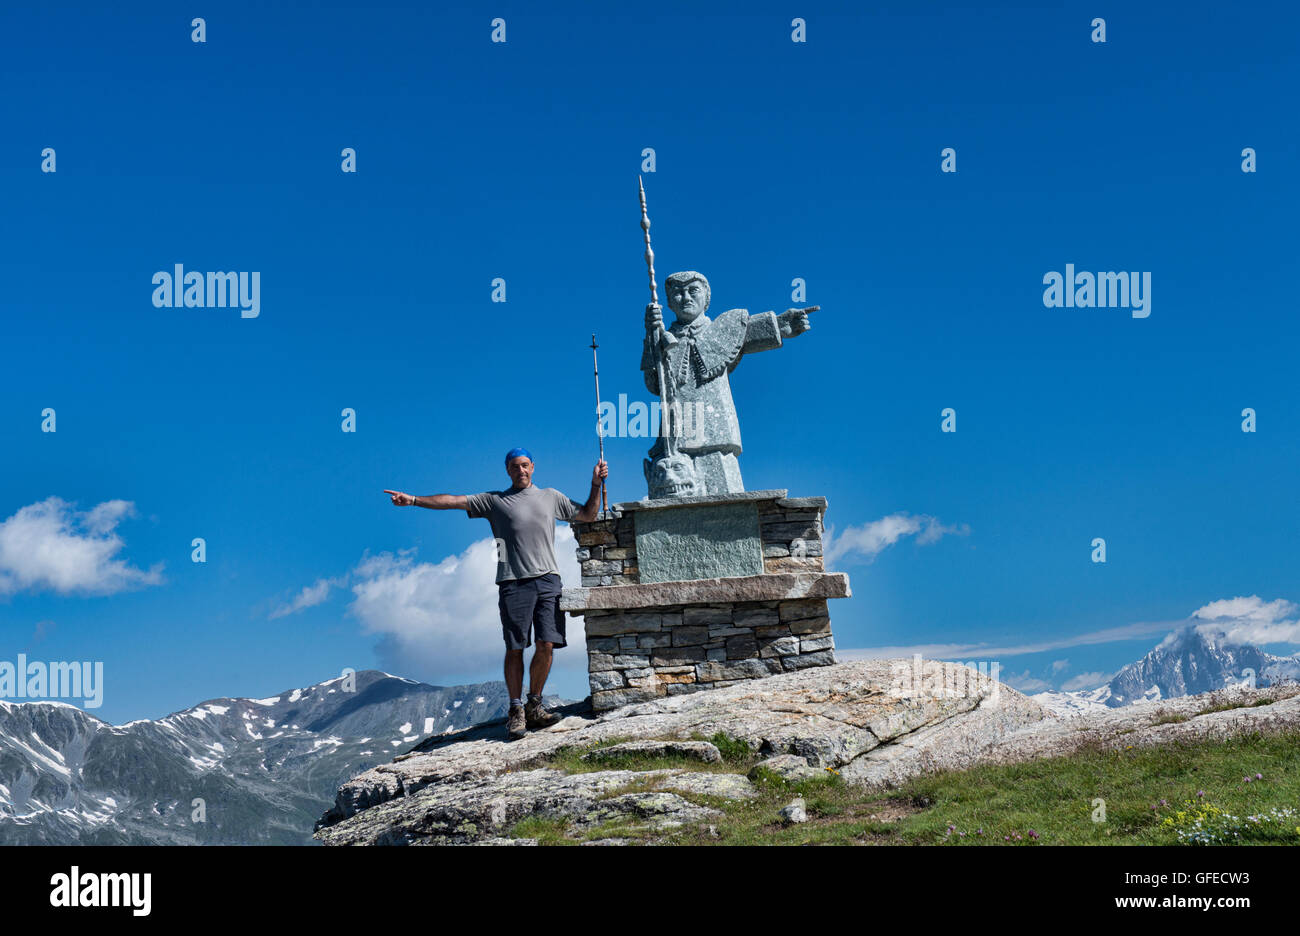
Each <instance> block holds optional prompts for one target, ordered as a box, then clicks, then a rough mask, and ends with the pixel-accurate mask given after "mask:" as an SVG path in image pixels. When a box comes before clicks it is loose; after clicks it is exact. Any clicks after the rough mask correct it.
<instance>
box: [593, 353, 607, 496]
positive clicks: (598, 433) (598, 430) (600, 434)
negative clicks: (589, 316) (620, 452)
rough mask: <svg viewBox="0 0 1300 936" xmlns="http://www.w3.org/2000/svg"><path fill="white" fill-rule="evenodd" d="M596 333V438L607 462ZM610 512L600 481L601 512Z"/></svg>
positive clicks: (601, 456) (603, 485)
mask: <svg viewBox="0 0 1300 936" xmlns="http://www.w3.org/2000/svg"><path fill="white" fill-rule="evenodd" d="M596 347H597V346H596V333H595V332H592V334H591V369H592V372H593V373H594V374H595V375H596V437H597V438H598V439H599V440H600V460H601V461H604V460H605V430H604V429H602V428H601V425H600V366H599V365H598V364H597V363H596ZM608 510H609V503H608V501H607V500H606V499H605V479H604V478H601V479H600V511H601V514H602V516H603V515H604V514H605V512H606V511H608Z"/></svg>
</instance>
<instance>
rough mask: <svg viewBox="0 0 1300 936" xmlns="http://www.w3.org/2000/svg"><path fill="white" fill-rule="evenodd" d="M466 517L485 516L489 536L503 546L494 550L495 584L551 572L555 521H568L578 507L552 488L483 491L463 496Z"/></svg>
mask: <svg viewBox="0 0 1300 936" xmlns="http://www.w3.org/2000/svg"><path fill="white" fill-rule="evenodd" d="M465 500H466V505H465V512H466V513H467V514H469V515H470V517H486V518H487V521H488V523H490V524H492V535H493V536H494V537H496V538H497V539H498V540H503V541H504V544H498V549H497V553H498V555H497V583H498V584H500V583H501V582H507V581H510V580H511V579H526V578H533V577H535V576H538V575H545V574H546V573H547V572H554V573H556V574H557V575H558V574H559V572H560V567H559V565H558V564H557V563H556V561H555V521H556V520H572V519H573V517H574V515H575V514H577V513H578V511H580V510H582V505H581V504H579V503H578V502H577V501H574V500H570V499H569V498H568V497H565V496H564V495H563V494H561V493H560V492H559V491H557V490H556V489H555V488H539V487H538V486H537V485H535V484H530V485H528V487H526V488H514V487H512V488H510V490H508V491H485V492H484V493H482V494H470V495H469V496H468V497H466V499H465Z"/></svg>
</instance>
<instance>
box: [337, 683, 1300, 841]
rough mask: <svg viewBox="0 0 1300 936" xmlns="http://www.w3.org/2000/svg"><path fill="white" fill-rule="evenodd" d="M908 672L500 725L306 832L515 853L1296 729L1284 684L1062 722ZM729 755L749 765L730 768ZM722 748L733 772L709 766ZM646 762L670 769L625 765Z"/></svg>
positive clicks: (467, 735) (429, 752)
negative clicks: (806, 783)
mask: <svg viewBox="0 0 1300 936" xmlns="http://www.w3.org/2000/svg"><path fill="white" fill-rule="evenodd" d="M912 665H913V664H912V661H889V660H871V661H861V662H853V663H840V664H836V665H834V666H828V667H819V668H814V669H809V670H804V671H800V672H795V673H783V674H780V675H776V676H772V677H769V678H767V679H763V680H756V681H752V682H747V683H742V684H737V685H734V686H728V687H726V688H723V689H716V690H712V691H708V692H700V693H695V694H692V695H683V696H672V697H668V698H662V699H656V700H653V701H649V702H641V703H638V704H635V705H628V706H624V707H622V708H619V709H615V710H613V711H609V712H603V713H593V712H591V710H590V708H589V707H584V706H571V707H570V708H569V709H567V710H562V713H563V714H565V716H566V717H565V718H563V719H562V720H561V721H560V722H559V723H557V724H555V725H553V726H552V727H550V728H548V729H546V730H544V731H538V732H532V733H530V734H529V735H527V736H526V737H525V738H523V739H521V740H519V741H515V742H510V743H507V742H506V741H505V740H504V739H505V729H504V726H503V724H502V723H501V722H494V723H491V724H487V725H482V726H478V727H475V728H473V729H470V730H468V731H464V732H461V733H459V734H457V735H444V736H440V737H437V738H429V739H427V740H425V741H424V742H422V743H421V744H419V745H417V746H416V747H415V748H414V749H412V750H411V751H409V752H408V753H406V754H403V755H401V756H399V757H398V758H396V759H395V760H394V761H393V762H392V763H390V764H384V765H382V766H379V767H375V768H373V769H371V770H367V771H366V772H364V773H362V774H360V775H358V776H356V777H354V778H352V779H351V780H349V781H348V782H347V783H346V784H344V785H343V787H342V788H341V789H340V790H339V791H338V796H337V798H336V801H335V804H334V807H333V808H332V809H331V810H330V811H329V812H328V813H326V814H325V816H323V817H322V818H321V820H320V821H319V822H318V823H317V827H316V833H315V834H316V838H317V839H319V840H320V841H322V842H324V843H325V844H328V845H352V844H444V843H447V844H451V843H463V844H489V843H500V844H518V843H519V839H518V838H516V837H512V836H511V835H510V832H511V830H512V827H513V826H515V824H516V823H518V822H519V821H520V820H522V819H527V818H530V817H531V818H534V819H541V820H555V821H557V822H563V823H564V824H565V826H566V828H567V829H570V830H576V831H578V832H585V833H586V834H587V835H588V836H591V835H596V834H600V833H601V830H602V827H609V828H610V829H611V830H612V831H611V832H610V833H609V837H607V838H605V839H604V840H603V843H605V844H608V843H611V842H619V841H623V839H621V838H619V836H620V835H626V834H628V833H629V830H631V831H644V830H650V831H651V832H657V831H662V830H670V829H673V828H677V827H680V826H682V825H687V824H693V823H701V824H702V823H705V822H712V821H714V820H715V818H716V817H717V816H718V805H719V804H720V803H723V802H725V801H734V800H742V799H747V798H750V797H753V796H755V795H756V790H757V787H756V784H757V783H760V782H763V781H764V779H765V778H767V777H770V776H773V775H774V776H776V777H779V778H784V779H785V780H787V781H789V782H799V781H803V780H807V779H811V778H813V777H819V776H824V774H825V771H826V770H827V769H830V770H833V771H836V772H837V773H838V774H839V775H840V777H841V779H842V780H844V781H846V782H849V783H852V784H856V785H860V786H862V787H863V788H864V791H865V790H871V789H884V788H888V787H892V786H896V785H897V784H899V783H902V782H904V781H906V780H907V779H909V778H911V777H915V776H918V775H920V774H923V773H926V772H929V771H933V770H945V769H963V768H967V767H971V766H975V765H978V764H987V763H1009V762H1016V761H1024V760H1031V759H1036V758H1044V757H1051V756H1055V755H1059V754H1069V753H1073V752H1076V751H1079V750H1081V749H1084V748H1089V747H1098V746H1100V747H1110V748H1126V747H1137V746H1149V745H1161V744H1168V743H1171V742H1174V741H1178V740H1200V739H1217V738H1225V737H1230V736H1233V735H1237V734H1242V733H1249V732H1253V731H1261V732H1269V731H1279V730H1287V729H1292V730H1294V729H1296V728H1297V727H1300V687H1297V686H1289V687H1274V688H1272V689H1257V690H1251V689H1244V688H1243V689H1232V690H1222V691H1220V692H1217V693H1211V694H1208V695H1203V696H1191V697H1188V698H1184V699H1176V700H1171V701H1170V702H1168V703H1163V704H1160V705H1150V706H1136V707H1131V708H1125V709H1118V710H1114V711H1106V712H1101V713H1097V714H1089V715H1084V716H1080V717H1076V718H1068V719H1063V718H1060V717H1058V716H1056V715H1053V714H1051V713H1050V712H1048V711H1046V710H1045V709H1043V708H1042V707H1040V706H1039V705H1038V704H1037V703H1035V702H1033V701H1032V700H1030V699H1028V698H1026V697H1025V696H1023V695H1021V694H1020V693H1018V692H1016V691H1015V690H1013V689H1011V688H1009V687H1007V686H1005V685H1003V684H1001V683H998V682H997V681H995V680H993V679H990V678H989V677H987V676H985V675H982V674H979V673H977V672H976V671H975V670H972V669H970V668H968V667H963V666H960V665H958V664H951V663H937V662H933V661H925V662H923V664H922V670H921V672H920V673H919V674H917V673H916V672H915V671H913V670H910V668H911V667H912ZM900 672H901V673H909V672H910V675H905V676H904V677H903V678H900ZM945 686H947V687H961V689H960V691H955V690H951V689H949V690H945V689H943V688H941V687H945ZM703 739H712V741H714V742H716V743H707V742H705V741H704V740H703ZM724 740H725V741H726V743H725V744H724V743H723V741H724ZM719 748H722V749H723V750H721V751H719ZM744 750H747V751H748V752H750V754H751V756H750V757H749V758H747V759H745V760H744V762H743V763H741V762H740V761H737V760H735V752H736V751H744ZM728 751H730V755H729V756H731V757H732V761H730V762H729V764H730V766H729V765H728V764H720V763H719V759H721V758H722V757H723V756H724V755H728ZM715 755H716V757H717V759H715ZM661 757H671V758H674V761H673V762H674V763H677V764H684V766H673V767H670V768H661V769H653V770H645V769H643V770H636V769H629V768H630V767H632V766H635V764H636V761H637V760H638V759H640V760H641V762H642V763H643V764H644V763H646V759H647V758H661ZM629 759H630V760H629ZM755 761H757V763H755ZM566 764H567V765H568V769H567V770H566V769H561V768H564V767H565V765H566ZM575 764H576V765H579V766H578V768H575V767H574V765H575ZM746 774H748V776H747V775H746ZM593 830H595V831H593ZM593 844H594V843H593Z"/></svg>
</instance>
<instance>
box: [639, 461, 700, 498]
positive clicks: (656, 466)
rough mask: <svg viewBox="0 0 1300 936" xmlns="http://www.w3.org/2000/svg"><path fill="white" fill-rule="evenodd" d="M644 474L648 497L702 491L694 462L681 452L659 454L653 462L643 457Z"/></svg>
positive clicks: (671, 495) (687, 494) (680, 495)
mask: <svg viewBox="0 0 1300 936" xmlns="http://www.w3.org/2000/svg"><path fill="white" fill-rule="evenodd" d="M645 476H646V483H647V484H648V485H649V486H650V497H651V498H654V499H658V498H661V497H689V496H691V495H694V494H703V493H704V490H703V489H702V488H701V487H700V484H699V481H698V480H697V479H696V477H695V463H694V462H692V461H691V459H690V456H688V455H683V454H682V453H681V452H674V453H673V454H671V455H661V456H660V457H659V458H656V459H655V460H654V461H653V462H652V461H650V459H648V458H647V459H645Z"/></svg>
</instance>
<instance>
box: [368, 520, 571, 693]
mask: <svg viewBox="0 0 1300 936" xmlns="http://www.w3.org/2000/svg"><path fill="white" fill-rule="evenodd" d="M576 547H577V542H576V540H575V539H574V536H573V530H572V528H570V527H568V526H558V527H557V528H556V532H555V554H556V558H557V560H558V561H559V565H560V578H561V579H563V581H564V585H565V587H575V586H577V585H578V584H579V583H580V581H581V575H580V573H579V570H578V560H577V557H576V556H575V549H576ZM414 552H415V550H414V549H404V550H401V551H400V552H398V553H397V554H396V555H394V554H393V553H391V552H384V553H381V554H379V555H377V556H368V555H367V556H366V557H363V558H362V560H361V561H360V562H359V563H358V564H357V566H356V568H355V569H353V570H352V572H351V573H350V579H351V581H352V582H353V585H352V593H353V595H354V596H355V597H354V599H353V601H352V603H351V604H350V605H349V606H348V611H349V613H351V614H352V615H354V616H355V617H356V618H357V619H358V620H360V621H361V624H362V627H363V629H364V631H365V632H366V633H371V634H377V635H379V637H380V642H379V646H378V647H377V652H378V654H379V655H380V657H381V658H382V659H383V660H384V665H385V668H391V669H392V670H393V671H395V672H396V671H400V672H402V673H403V674H406V675H409V676H411V677H412V678H417V679H423V680H426V681H437V680H439V679H442V678H444V677H448V676H456V677H463V676H464V675H465V674H472V673H481V674H482V678H483V679H500V678H501V660H502V656H503V653H504V650H505V644H504V642H503V641H502V639H501V617H500V614H499V612H498V610H497V586H496V568H497V560H496V547H495V545H494V543H493V541H492V540H491V539H481V540H478V541H477V542H474V543H471V544H470V545H469V547H468V548H466V549H465V551H464V552H462V553H460V554H459V555H453V556H447V557H445V558H443V559H442V560H440V561H438V562H436V563H434V562H417V561H416V560H415V557H414ZM566 636H567V637H568V642H569V643H568V646H567V647H566V648H564V650H562V651H560V652H557V653H556V655H555V663H554V668H555V669H564V668H568V667H580V668H581V670H582V671H583V672H584V673H585V672H586V666H587V655H586V644H585V638H584V635H583V626H582V620H581V618H573V617H570V618H568V621H567V629H566Z"/></svg>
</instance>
